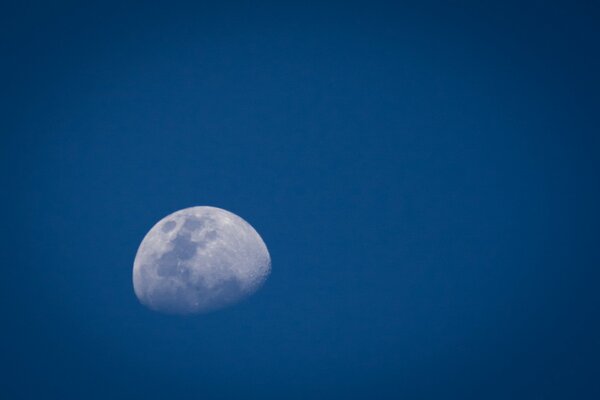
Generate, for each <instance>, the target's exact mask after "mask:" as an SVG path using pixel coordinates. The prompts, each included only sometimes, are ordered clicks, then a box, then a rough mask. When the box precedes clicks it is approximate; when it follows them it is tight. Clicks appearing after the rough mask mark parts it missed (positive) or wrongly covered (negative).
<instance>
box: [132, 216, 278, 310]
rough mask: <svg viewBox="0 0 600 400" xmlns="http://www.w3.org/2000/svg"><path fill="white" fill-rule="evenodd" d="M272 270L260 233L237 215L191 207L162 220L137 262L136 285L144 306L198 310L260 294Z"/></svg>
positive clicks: (138, 255) (147, 240)
mask: <svg viewBox="0 0 600 400" xmlns="http://www.w3.org/2000/svg"><path fill="white" fill-rule="evenodd" d="M270 272H271V257H270V255H269V251H268V250H267V246H266V245H265V243H264V242H263V240H262V238H261V237H260V235H259V234H258V233H257V232H256V231H255V230H254V228H252V226H251V225H250V224H248V223H247V222H246V221H244V220H243V219H242V218H240V217H238V216H237V215H235V214H233V213H231V212H229V211H226V210H223V209H220V208H216V207H208V206H201V207H191V208H185V209H183V210H179V211H176V212H174V213H173V214H170V215H168V216H166V217H165V218H163V219H162V220H160V221H159V222H158V223H156V225H154V226H153V227H152V229H150V231H149V232H148V233H147V234H146V236H145V237H144V239H143V240H142V243H141V244H140V247H139V249H138V251H137V254H136V256H135V261H134V263H133V288H134V291H135V294H136V296H137V298H138V299H139V300H140V302H141V303H142V304H144V305H145V306H146V307H148V308H150V309H151V310H154V311H159V312H163V313H168V314H197V313H204V312H209V311H213V310H216V309H220V308H223V307H226V306H228V305H231V304H234V303H236V302H238V301H240V300H242V299H244V298H246V297H248V296H249V295H251V294H252V293H254V292H255V291H256V290H257V289H258V288H260V286H261V285H262V284H263V283H264V281H265V280H266V279H267V277H268V276H269V273H270Z"/></svg>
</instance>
